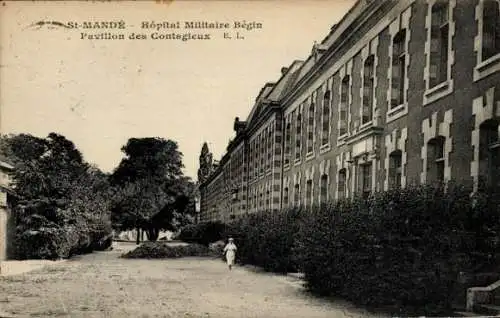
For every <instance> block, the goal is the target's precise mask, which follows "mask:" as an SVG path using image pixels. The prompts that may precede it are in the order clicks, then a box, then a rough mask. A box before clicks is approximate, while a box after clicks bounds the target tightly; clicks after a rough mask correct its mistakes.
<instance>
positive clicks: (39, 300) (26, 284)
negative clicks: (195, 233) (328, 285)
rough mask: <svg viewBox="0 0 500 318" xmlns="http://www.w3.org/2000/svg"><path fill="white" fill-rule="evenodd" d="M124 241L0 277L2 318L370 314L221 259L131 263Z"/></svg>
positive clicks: (288, 280) (297, 283)
mask: <svg viewBox="0 0 500 318" xmlns="http://www.w3.org/2000/svg"><path fill="white" fill-rule="evenodd" d="M133 247H135V245H133V244H125V243H119V245H118V246H117V248H115V249H114V250H113V251H110V252H98V253H93V254H90V255H85V256H80V257H77V258H75V259H72V260H69V261H66V262H59V263H55V264H53V265H51V266H46V267H44V268H41V269H37V270H34V271H31V272H28V273H24V274H16V275H8V276H3V277H0V317H3V316H2V313H9V314H11V316H12V317H56V316H57V317H120V318H121V317H191V318H194V317H217V318H219V317H220V318H226V317H227V318H232V317H270V318H272V317H275V318H280V317H283V318H284V317H300V318H302V317H311V318H313V317H325V318H326V317H328V318H331V317H373V316H374V315H371V314H367V313H366V312H364V311H362V310H359V309H356V308H354V307H353V306H351V305H349V304H346V303H342V302H332V301H327V300H320V299H317V298H314V297H312V296H309V295H307V294H306V293H305V292H304V290H303V288H302V285H301V283H300V281H299V280H298V279H296V278H293V277H289V276H280V275H274V274H269V273H259V272H257V271H255V270H252V269H249V268H243V267H239V266H236V268H234V269H233V271H228V270H227V267H226V266H225V264H224V263H223V262H222V261H220V260H215V259H207V258H205V259H204V258H184V259H175V260H145V259H140V260H135V259H134V260H130V259H121V258H119V255H120V254H121V253H123V252H124V251H126V250H130V249H131V248H133Z"/></svg>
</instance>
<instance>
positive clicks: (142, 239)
mask: <svg viewBox="0 0 500 318" xmlns="http://www.w3.org/2000/svg"><path fill="white" fill-rule="evenodd" d="M141 241H144V230H143V229H141Z"/></svg>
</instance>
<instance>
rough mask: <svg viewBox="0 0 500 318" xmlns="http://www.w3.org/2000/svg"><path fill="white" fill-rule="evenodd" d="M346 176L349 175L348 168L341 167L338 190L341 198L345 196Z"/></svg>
mask: <svg viewBox="0 0 500 318" xmlns="http://www.w3.org/2000/svg"><path fill="white" fill-rule="evenodd" d="M346 177H347V170H346V169H345V168H343V169H340V171H339V179H338V185H337V191H338V193H339V199H343V198H345V192H346Z"/></svg>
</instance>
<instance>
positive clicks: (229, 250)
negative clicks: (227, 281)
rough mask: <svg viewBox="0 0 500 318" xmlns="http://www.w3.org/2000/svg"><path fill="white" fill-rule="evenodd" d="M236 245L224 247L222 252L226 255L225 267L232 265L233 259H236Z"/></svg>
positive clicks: (230, 244)
mask: <svg viewBox="0 0 500 318" xmlns="http://www.w3.org/2000/svg"><path fill="white" fill-rule="evenodd" d="M236 250H237V248H236V245H234V243H228V244H227V245H226V246H225V247H224V252H225V253H226V262H227V265H234V259H235V257H236Z"/></svg>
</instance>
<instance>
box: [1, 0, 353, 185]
mask: <svg viewBox="0 0 500 318" xmlns="http://www.w3.org/2000/svg"><path fill="white" fill-rule="evenodd" d="M353 4H354V1H353V0H302V1H298V0H297V1H294V0H288V1H284V0H281V1H205V2H202V1H168V2H166V1H164V2H162V3H155V2H146V1H144V2H132V1H130V2H128V1H125V2H78V1H74V2H73V1H72V2H51V3H49V2H3V5H0V118H1V119H0V132H1V133H2V134H8V133H30V134H33V135H36V136H40V137H46V136H47V135H48V134H49V133H50V132H57V133H60V134H63V135H64V136H66V137H67V138H68V139H70V140H71V141H73V142H74V143H75V145H76V147H77V148H78V149H80V150H81V151H82V153H83V155H84V158H85V160H87V161H88V162H91V163H94V164H96V165H97V166H99V167H100V168H101V169H102V170H104V171H106V172H110V171H112V170H113V169H114V168H115V167H116V166H117V165H118V163H119V162H120V160H121V159H122V157H123V153H122V152H121V151H120V148H121V147H122V146H123V145H124V144H125V143H126V142H127V140H128V138H131V137H136V138H140V137H161V138H166V139H172V140H175V141H177V142H178V144H179V150H180V151H181V152H182V153H183V161H184V165H185V170H184V172H185V174H186V175H188V176H191V177H193V178H195V179H196V171H197V169H198V156H199V153H200V150H201V146H202V144H203V142H205V141H206V142H207V143H208V145H209V149H210V151H211V152H212V153H213V154H214V158H215V159H219V158H220V157H221V156H222V155H223V154H224V152H225V149H226V146H227V143H228V141H229V139H231V138H232V137H233V136H234V132H233V129H232V128H233V122H234V118H235V117H237V116H238V117H240V119H242V120H244V119H246V118H247V116H248V114H249V112H250V110H251V108H252V106H253V104H254V101H255V98H256V97H257V94H258V93H259V91H260V89H261V88H262V86H263V85H264V84H265V83H266V82H274V81H277V80H278V79H279V77H280V70H281V68H282V67H284V66H289V65H290V64H291V63H292V62H293V61H294V60H297V59H299V60H302V59H306V58H307V57H308V55H309V54H310V52H311V49H312V45H313V43H314V41H317V42H319V41H321V40H322V39H323V38H324V37H325V36H326V35H327V34H328V32H329V30H330V28H331V26H332V25H333V24H335V23H337V22H338V21H339V20H340V19H341V18H342V16H343V15H344V14H345V13H346V12H347V11H348V10H349V8H350V7H351V6H352V5H353ZM39 21H56V22H61V23H63V24H65V25H68V24H69V23H70V22H72V23H73V24H78V26H79V28H66V27H61V26H56V25H36V24H35V23H36V22H39ZM87 21H90V22H96V21H98V22H99V21H100V22H102V21H123V23H125V29H118V30H117V29H114V30H109V29H108V30H105V29H95V28H94V29H83V22H87ZM165 21H167V22H169V23H175V22H177V21H179V22H180V23H181V25H183V23H184V21H207V22H212V21H219V22H224V23H226V22H227V23H229V24H230V27H231V28H230V29H228V30H220V29H219V30H213V29H212V30H186V29H182V28H181V29H160V30H159V31H158V34H163V35H165V34H170V33H172V32H176V33H186V32H191V33H209V34H210V39H209V40H190V41H179V40H172V39H170V40H168V39H152V38H151V37H152V36H153V33H154V32H157V30H154V29H143V28H141V26H142V24H143V22H148V24H149V25H151V22H153V23H154V24H155V25H157V24H158V22H165ZM243 21H246V24H251V23H252V22H255V23H260V24H261V25H262V28H260V29H254V30H250V31H248V30H246V29H234V28H233V26H234V23H235V22H239V23H240V25H241V24H242V22H243ZM162 25H163V24H162ZM226 31H227V33H228V34H229V35H231V36H232V38H231V39H224V32H226ZM103 32H104V33H107V32H113V33H116V34H118V33H121V34H123V35H124V37H125V39H124V40H100V39H96V40H89V39H87V38H88V36H84V37H86V38H85V39H81V37H82V34H81V33H86V34H87V35H89V34H99V33H103ZM236 32H240V37H244V39H235V36H236ZM132 33H134V34H135V35H137V34H144V35H145V36H146V39H129V36H130V35H131V34H132Z"/></svg>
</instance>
